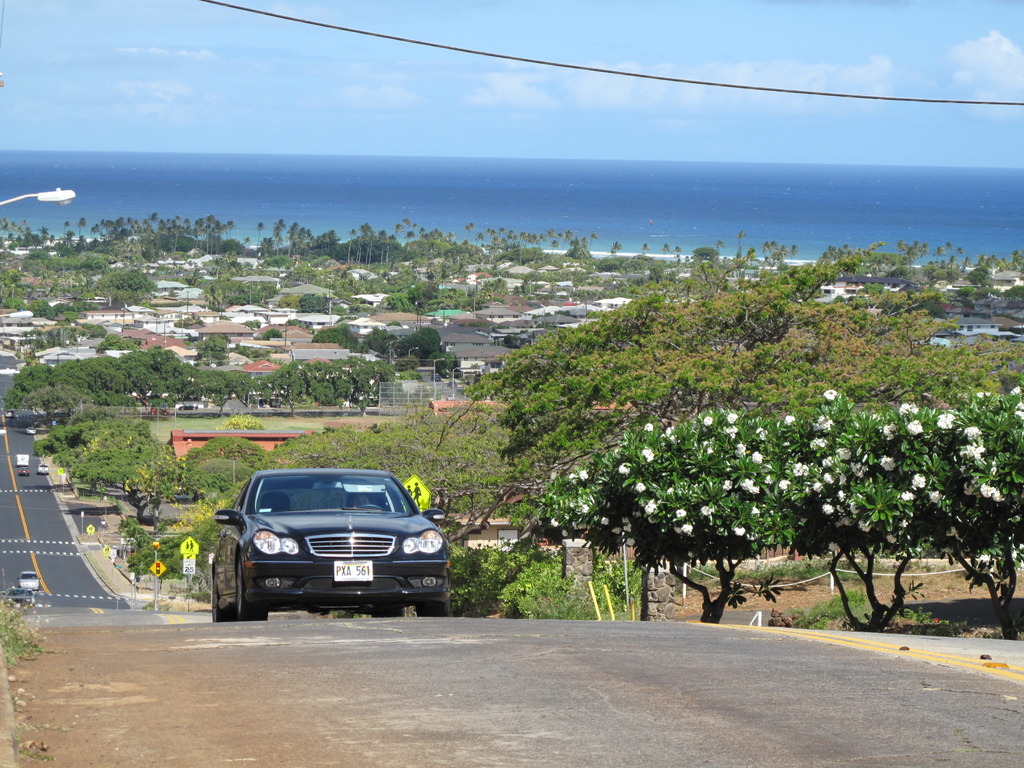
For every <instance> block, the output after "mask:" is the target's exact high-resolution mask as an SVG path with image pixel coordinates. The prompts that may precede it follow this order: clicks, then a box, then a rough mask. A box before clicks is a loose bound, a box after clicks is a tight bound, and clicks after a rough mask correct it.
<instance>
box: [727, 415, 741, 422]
mask: <svg viewBox="0 0 1024 768" xmlns="http://www.w3.org/2000/svg"><path fill="white" fill-rule="evenodd" d="M739 418H740V417H739V416H738V415H737V414H735V413H730V414H729V415H728V416H726V417H725V420H726V421H728V422H729V423H730V424H735V423H736V422H737V421H739Z"/></svg>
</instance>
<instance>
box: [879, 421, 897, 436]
mask: <svg viewBox="0 0 1024 768" xmlns="http://www.w3.org/2000/svg"><path fill="white" fill-rule="evenodd" d="M882 434H883V435H885V436H886V437H887V438H889V439H892V438H893V437H895V436H896V425H895V424H886V425H885V426H884V427H882Z"/></svg>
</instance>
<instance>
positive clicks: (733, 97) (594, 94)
mask: <svg viewBox="0 0 1024 768" xmlns="http://www.w3.org/2000/svg"><path fill="white" fill-rule="evenodd" d="M598 66H603V67H604V68H608V69H615V70H619V71H634V72H636V71H640V68H639V67H638V66H637V65H636V64H632V63H625V64H618V65H614V66H611V67H607V66H604V65H598ZM644 71H645V72H646V73H648V74H653V75H657V76H661V77H675V78H680V79H685V80H692V81H701V82H705V83H723V84H725V83H727V84H732V85H740V86H754V87H766V88H779V89H792V90H801V91H816V92H830V93H862V94H867V95H873V96H874V95H887V94H890V93H891V92H892V90H893V89H892V81H893V77H894V70H893V65H892V61H891V60H890V59H889V58H888V57H885V56H871V57H869V58H868V60H867V61H866V62H865V63H863V64H860V65H855V66H838V65H835V64H828V63H807V62H802V61H793V60H775V61H745V62H736V63H723V62H716V63H711V64H707V65H705V66H702V67H698V68H694V69H688V70H681V69H679V68H677V67H672V66H667V65H666V66H662V67H658V68H655V69H646V70H644ZM566 88H567V89H568V91H569V92H570V94H571V96H572V100H573V101H574V102H575V103H576V104H578V105H579V106H580V107H582V108H585V109H590V110H606V109H610V110H616V111H629V110H633V111H637V112H639V113H644V114H651V113H657V114H658V116H659V117H667V118H671V117H673V116H685V113H687V112H691V111H692V110H694V109H697V108H700V109H701V110H707V109H715V108H721V109H725V110H730V111H731V110H735V109H749V108H751V107H757V108H758V109H760V110H769V111H772V112H777V113H792V112H807V111H809V110H812V109H816V108H830V105H833V106H834V104H835V102H836V100H835V99H826V98H823V97H811V96H799V95H791V94H784V93H777V92H768V91H758V90H751V89H747V88H725V87H716V86H703V85H693V84H691V83H670V82H663V81H657V80H646V79H643V78H629V77H619V76H613V75H600V74H589V73H588V74H583V75H574V76H571V77H568V78H567V79H566ZM673 111H678V113H682V114H676V115H673V114H672V113H673Z"/></svg>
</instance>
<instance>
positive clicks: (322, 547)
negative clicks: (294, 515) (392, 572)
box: [306, 533, 395, 557]
mask: <svg viewBox="0 0 1024 768" xmlns="http://www.w3.org/2000/svg"><path fill="white" fill-rule="evenodd" d="M306 544H307V545H308V546H309V551H310V552H312V553H313V554H314V555H317V556H318V557H384V556H386V555H390V554H391V553H392V552H393V551H394V549H395V537H394V536H384V535H381V534H374V533H331V534H325V535H323V536H310V537H308V538H307V539H306Z"/></svg>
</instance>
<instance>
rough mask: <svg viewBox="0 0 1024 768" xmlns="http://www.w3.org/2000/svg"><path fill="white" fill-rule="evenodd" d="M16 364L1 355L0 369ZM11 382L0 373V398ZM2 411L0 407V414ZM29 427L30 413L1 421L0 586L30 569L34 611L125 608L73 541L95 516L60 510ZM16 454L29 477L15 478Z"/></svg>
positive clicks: (13, 581)
mask: <svg viewBox="0 0 1024 768" xmlns="http://www.w3.org/2000/svg"><path fill="white" fill-rule="evenodd" d="M15 362H16V361H15V359H14V358H13V357H11V356H9V355H0V369H8V368H13V367H14V364H15ZM12 380H13V375H12V374H0V398H2V396H3V395H4V394H5V393H6V392H7V390H8V389H10V387H11V383H12ZM6 411H7V409H6V407H3V408H2V409H0V414H5V413H6ZM31 423H32V422H31V419H30V415H29V413H28V412H22V411H16V412H15V415H14V417H12V418H8V417H7V416H6V415H4V416H3V417H2V419H0V427H2V428H3V429H4V430H5V433H4V434H3V435H0V440H2V443H0V445H2V448H3V450H2V452H0V585H2V586H3V587H4V588H6V587H10V586H15V585H16V582H17V579H18V574H19V573H20V572H21V571H25V570H33V571H35V572H36V573H38V574H39V576H40V580H41V586H42V589H41V591H40V593H39V594H38V595H37V601H38V603H39V606H38V607H37V608H35V609H33V611H36V612H39V611H43V610H44V609H47V608H54V609H81V610H83V611H87V612H92V611H94V610H119V609H127V607H128V605H127V603H126V602H125V601H124V600H121V599H119V598H115V597H113V596H111V595H110V594H109V593H108V592H107V591H106V590H105V589H104V588H103V587H102V585H100V584H99V582H97V580H96V578H95V577H94V575H93V573H92V571H91V570H90V569H89V567H88V565H87V564H86V563H85V561H84V559H83V557H82V553H81V549H80V547H79V544H78V543H77V542H76V541H75V536H74V530H75V527H76V526H78V527H80V528H81V529H84V528H86V527H87V526H88V525H90V524H94V525H98V522H99V520H98V518H94V517H90V516H88V515H86V516H84V517H83V516H81V515H78V514H75V515H72V514H71V512H70V511H69V510H67V509H63V508H61V506H60V505H59V504H58V502H57V499H56V497H55V496H54V494H53V492H52V484H51V481H52V480H53V479H55V478H54V477H53V476H50V475H37V474H36V467H37V466H38V465H39V457H37V456H36V455H35V449H34V442H35V437H34V436H32V435H29V434H26V432H25V428H26V427H27V426H30V425H31ZM19 453H26V454H29V457H30V460H31V463H30V467H29V469H30V470H31V472H32V474H31V475H29V476H28V477H20V476H18V475H17V468H16V467H15V456H16V455H17V454H19Z"/></svg>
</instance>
